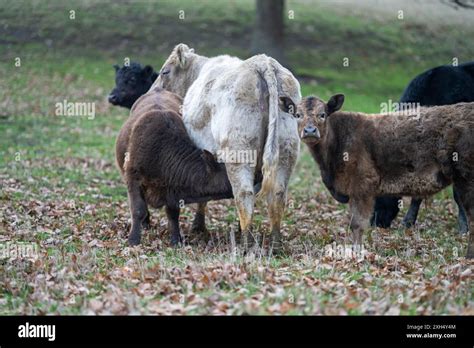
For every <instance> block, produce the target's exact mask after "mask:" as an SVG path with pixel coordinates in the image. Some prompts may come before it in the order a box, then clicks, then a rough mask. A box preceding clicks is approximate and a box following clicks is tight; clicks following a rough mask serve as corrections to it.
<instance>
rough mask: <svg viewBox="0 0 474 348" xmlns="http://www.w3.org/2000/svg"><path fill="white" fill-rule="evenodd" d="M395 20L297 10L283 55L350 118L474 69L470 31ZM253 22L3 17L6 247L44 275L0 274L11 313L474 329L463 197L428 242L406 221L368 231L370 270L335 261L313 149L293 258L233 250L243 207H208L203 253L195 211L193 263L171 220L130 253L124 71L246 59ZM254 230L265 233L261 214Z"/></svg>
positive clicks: (431, 213) (0, 213)
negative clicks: (67, 111) (321, 317)
mask: <svg viewBox="0 0 474 348" xmlns="http://www.w3.org/2000/svg"><path fill="white" fill-rule="evenodd" d="M395 3H396V2H395ZM399 3H400V7H401V8H402V9H404V14H405V19H403V20H400V19H398V18H397V15H398V12H397V11H394V12H392V11H391V10H390V8H391V7H390V8H389V9H385V10H383V11H382V9H381V8H380V7H383V5H380V4H379V5H378V7H377V6H376V5H374V6H373V8H369V9H367V8H354V6H355V5H354V2H351V1H348V2H344V1H342V2H338V3H337V6H331V4H330V2H327V1H326V2H322V3H317V2H312V1H303V0H300V1H288V3H287V10H293V11H294V13H295V19H292V20H290V19H288V20H287V21H286V33H287V37H286V39H287V55H288V57H289V61H290V65H291V68H292V69H293V70H294V71H295V73H296V74H297V75H299V76H301V77H302V78H301V81H302V92H303V94H304V95H307V94H311V93H313V94H317V95H319V96H321V97H324V98H326V97H328V96H329V95H331V94H333V93H336V92H343V93H344V94H345V95H346V104H345V109H346V110H358V111H367V112H377V111H379V110H380V103H382V102H387V101H388V100H389V99H392V100H394V101H396V100H397V99H398V98H399V97H400V95H401V93H402V91H403V88H404V87H405V86H406V84H407V83H408V82H409V81H410V80H411V78H413V77H414V76H415V75H416V74H418V73H420V72H422V71H423V70H426V69H428V68H430V67H433V66H436V65H440V64H449V63H451V62H452V60H453V59H454V58H457V59H459V61H460V62H464V61H468V60H473V59H474V46H473V45H469V42H468V40H467V38H469V37H472V35H473V34H474V27H473V26H472V24H471V23H470V22H469V21H468V20H465V21H462V20H456V21H454V20H453V22H452V23H451V24H450V22H446V21H439V23H438V22H437V21H434V20H430V18H431V17H429V16H435V14H431V15H427V14H426V12H425V10H424V8H423V6H416V7H414V9H413V10H412V9H411V7H409V3H408V2H406V1H402V0H401V1H399ZM224 5H226V6H224ZM392 6H394V9H395V8H396V6H395V5H392ZM431 6H433V5H431ZM437 6H438V7H436V11H434V12H436V13H438V14H439V13H444V12H445V13H446V18H450V17H449V16H453V13H452V11H455V10H453V9H451V8H449V7H447V6H446V5H444V4H442V3H441V2H440V4H438V5H437ZM357 9H358V10H359V12H357V11H355V10H357ZM431 9H432V8H431ZM71 10H73V11H75V12H74V14H75V19H70V14H71V12H70V11H71ZM181 10H183V11H185V19H184V20H180V19H178V13H179V11H181ZM353 10H354V11H353ZM352 13H353V14H352ZM253 14H254V2H253V1H251V0H241V1H236V0H234V1H227V2H224V1H222V2H221V1H219V2H218V1H199V2H197V1H191V0H184V1H159V2H158V1H140V2H134V1H121V2H112V1H111V2H103V1H102V2H99V1H85V0H82V1H79V2H77V1H59V0H57V1H32V2H30V1H15V2H7V1H5V0H0V132H1V133H0V134H1V137H0V183H1V192H0V217H1V221H0V241H1V242H3V243H8V242H10V243H19V242H32V243H37V244H38V245H39V255H38V256H37V257H36V258H35V259H32V260H12V259H8V258H4V259H0V314H94V313H97V314H107V313H111V314H140V313H144V314H182V313H185V314H243V313H247V314H354V315H358V314H471V315H472V314H474V287H473V285H472V284H473V282H472V278H473V275H472V266H473V262H472V261H467V260H465V259H464V257H463V256H464V254H465V251H466V246H467V238H466V236H459V235H458V234H457V232H456V216H457V209H456V207H455V206H454V202H453V201H452V199H451V196H452V195H451V189H449V190H446V191H443V192H442V193H440V194H438V195H436V196H435V197H434V198H433V199H430V200H428V201H427V203H426V202H425V203H424V204H423V206H422V209H421V214H420V217H419V223H418V224H417V227H416V228H415V229H412V230H408V231H405V230H404V229H403V228H402V227H401V225H400V221H401V217H399V218H398V219H397V221H396V223H395V227H394V228H393V229H391V230H383V229H374V230H372V231H371V232H370V233H369V234H368V235H367V238H366V242H365V244H364V247H365V249H366V251H367V252H366V254H365V257H364V258H362V259H351V258H347V257H334V256H333V257H331V256H330V255H327V253H326V252H325V251H326V250H327V248H328V245H329V246H330V245H333V244H332V243H336V245H343V244H344V243H345V242H347V243H349V241H348V240H347V239H346V238H347V237H348V236H349V234H348V213H347V207H346V206H344V205H340V204H337V203H336V202H335V201H334V200H333V199H332V198H331V197H330V195H329V194H328V192H327V191H326V190H325V189H324V187H323V186H322V183H321V180H320V177H319V172H318V169H317V166H316V165H315V163H314V162H313V161H312V159H311V158H310V156H309V154H308V152H307V151H306V149H305V148H302V150H303V151H302V154H301V157H300V159H299V162H298V165H297V168H296V170H295V173H294V175H293V177H292V180H291V185H290V190H289V202H288V209H287V213H286V215H285V218H284V225H283V235H284V244H285V253H284V255H283V256H280V257H271V256H267V255H265V254H264V253H261V254H259V253H257V255H252V256H245V257H244V256H242V255H240V254H239V253H234V252H232V251H231V250H230V244H229V240H228V235H229V231H230V230H231V229H236V228H237V222H236V212H235V209H234V206H233V202H232V201H230V200H225V201H220V202H212V203H210V204H209V214H208V220H207V225H208V229H209V232H210V233H211V237H212V242H211V243H209V244H208V245H202V244H200V242H199V240H198V238H195V236H192V235H190V234H189V233H188V232H189V230H190V223H191V221H192V214H193V207H188V208H186V209H185V210H184V212H183V214H182V217H181V227H182V230H183V232H184V233H185V235H186V237H187V239H186V246H185V247H183V248H180V249H173V248H170V247H169V244H168V239H169V238H168V237H169V236H168V233H167V231H166V218H165V214H164V212H162V211H153V213H152V228H151V230H150V231H146V232H145V233H144V238H143V240H142V245H141V246H138V247H134V248H130V247H128V246H127V243H126V237H127V234H128V229H129V227H130V222H129V212H128V207H127V201H126V189H125V186H124V184H123V183H122V181H121V179H120V176H119V172H118V170H117V168H116V167H115V162H114V142H115V138H116V136H117V134H118V131H119V129H120V127H121V125H122V124H123V122H124V121H125V119H126V118H127V116H128V112H127V110H125V109H121V108H116V107H112V106H110V105H109V104H108V103H107V100H106V96H107V94H108V92H109V91H110V90H111V89H112V87H113V85H114V71H113V69H112V66H111V65H112V64H116V63H121V62H123V60H124V59H125V58H126V57H129V58H131V59H132V60H136V61H140V62H141V63H146V64H152V65H153V66H154V67H155V68H156V69H159V67H160V66H161V64H162V62H163V60H164V58H165V57H166V56H167V55H168V54H169V52H170V50H171V48H172V47H173V46H174V45H175V44H177V43H179V42H186V43H188V44H189V45H190V46H192V47H194V48H195V49H196V51H197V52H198V53H202V54H206V55H216V54H222V53H228V54H235V55H238V56H240V57H247V56H249V51H248V46H249V45H248V43H249V42H250V39H251V23H252V20H253ZM427 16H428V17H427ZM433 18H435V17H433ZM436 18H437V17H436ZM17 58H19V59H20V63H21V64H20V66H16V65H15V63H18V59H17ZM345 58H348V59H349V66H344V65H343V62H344V59H345ZM17 65H18V64H17ZM63 100H68V101H78V102H84V101H86V102H94V103H95V106H96V110H95V111H96V115H95V117H94V118H93V119H87V118H86V117H65V116H56V115H55V113H54V111H55V104H56V103H57V102H62V101H63ZM404 202H405V205H406V206H407V205H408V203H409V201H408V200H405V201H404ZM405 211H406V208H404V209H403V212H402V213H404V212H405ZM254 226H255V230H256V231H258V233H261V234H265V233H266V232H267V229H268V221H267V217H266V212H265V206H264V204H262V202H258V203H257V213H256V216H255V222H254ZM267 238H268V237H267Z"/></svg>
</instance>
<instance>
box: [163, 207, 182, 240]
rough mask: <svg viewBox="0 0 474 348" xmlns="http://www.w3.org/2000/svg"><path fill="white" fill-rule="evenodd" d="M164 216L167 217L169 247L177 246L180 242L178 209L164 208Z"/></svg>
mask: <svg viewBox="0 0 474 348" xmlns="http://www.w3.org/2000/svg"><path fill="white" fill-rule="evenodd" d="M166 216H167V217H168V232H169V233H170V239H171V245H172V246H177V245H179V244H181V242H182V238H181V233H180V232H179V208H178V207H171V206H166Z"/></svg>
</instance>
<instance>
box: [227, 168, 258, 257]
mask: <svg viewBox="0 0 474 348" xmlns="http://www.w3.org/2000/svg"><path fill="white" fill-rule="evenodd" d="M226 170H227V174H228V176H229V181H230V182H231V184H232V191H233V192H234V200H235V205H236V207H237V212H238V215H239V221H240V229H241V231H242V232H241V245H242V246H243V248H244V249H248V248H249V247H250V246H252V245H253V244H254V243H255V238H254V236H253V235H252V217H253V208H254V203H255V197H254V191H253V179H254V170H255V169H254V168H252V167H251V166H250V165H248V164H239V163H227V164H226Z"/></svg>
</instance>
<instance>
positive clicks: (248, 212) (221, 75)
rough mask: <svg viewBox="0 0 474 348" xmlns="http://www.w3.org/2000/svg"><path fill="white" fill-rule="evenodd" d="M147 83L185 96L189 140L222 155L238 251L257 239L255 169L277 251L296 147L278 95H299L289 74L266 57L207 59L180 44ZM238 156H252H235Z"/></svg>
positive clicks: (289, 114)
mask: <svg viewBox="0 0 474 348" xmlns="http://www.w3.org/2000/svg"><path fill="white" fill-rule="evenodd" d="M154 86H159V87H162V88H164V89H166V90H169V91H171V92H173V93H177V94H178V95H180V96H184V102H183V120H184V123H185V126H186V129H187V130H188V133H189V135H190V137H191V139H192V140H193V141H194V142H195V143H196V145H197V146H198V147H200V148H202V149H206V150H208V151H210V152H211V153H212V154H214V155H216V156H217V157H218V158H220V159H221V160H222V159H223V158H224V159H225V160H224V162H225V164H226V170H227V174H228V177H229V180H230V182H231V184H232V191H233V194H234V199H235V203H236V207H237V211H238V216H239V221H240V229H241V231H242V236H241V239H242V245H243V246H244V248H245V249H248V248H249V247H250V246H251V245H254V244H255V242H256V239H255V238H256V236H254V235H253V234H252V233H251V227H252V217H253V208H254V203H255V195H254V191H253V189H252V188H253V183H254V180H255V178H256V177H258V175H259V173H262V175H263V182H262V188H261V191H260V193H259V196H261V197H265V198H266V201H267V205H268V208H269V209H268V212H269V216H270V224H271V227H270V228H271V233H272V244H271V250H273V251H274V252H279V251H281V234H280V222H281V219H282V215H283V213H284V208H285V202H286V197H287V187H288V181H289V178H290V175H291V173H292V171H293V168H294V166H295V163H296V160H297V158H298V153H299V145H300V140H299V137H298V132H297V121H296V119H295V118H294V115H293V113H294V110H293V109H290V108H288V106H287V105H286V104H285V103H284V102H283V101H284V99H282V98H283V97H288V98H291V99H292V100H296V101H299V100H300V99H301V92H300V85H299V83H298V81H297V80H296V79H295V77H294V76H293V75H292V74H291V72H290V71H289V70H287V69H285V68H284V67H283V66H281V65H280V64H279V63H278V62H277V61H276V60H274V59H272V58H270V57H267V56H266V55H257V56H253V57H251V58H249V59H247V60H241V59H239V58H236V57H230V56H227V55H222V56H217V57H213V58H209V57H205V56H202V55H198V54H196V53H195V52H194V49H191V48H189V47H188V46H187V45H185V44H179V45H177V46H176V47H175V48H174V49H173V51H172V52H171V54H170V56H169V57H168V59H167V60H166V61H165V63H164V64H163V66H162V68H161V70H160V74H159V76H158V78H157V80H156V81H155V83H154ZM233 154H234V155H236V156H232V155H233ZM238 154H244V155H245V157H247V158H248V157H255V161H253V163H249V161H246V160H241V159H239V158H238V157H239V156H238ZM251 154H255V156H251ZM229 158H230V159H231V160H229Z"/></svg>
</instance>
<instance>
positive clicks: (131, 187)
mask: <svg viewBox="0 0 474 348" xmlns="http://www.w3.org/2000/svg"><path fill="white" fill-rule="evenodd" d="M127 190H128V202H129V205H130V213H131V215H132V227H131V228H130V234H129V236H128V244H129V245H132V246H133V245H138V244H140V239H141V224H142V223H143V221H145V220H146V216H147V214H148V208H147V204H146V201H145V198H144V196H143V191H142V189H141V187H140V183H139V181H138V180H134V179H133V178H132V179H130V180H127Z"/></svg>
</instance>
